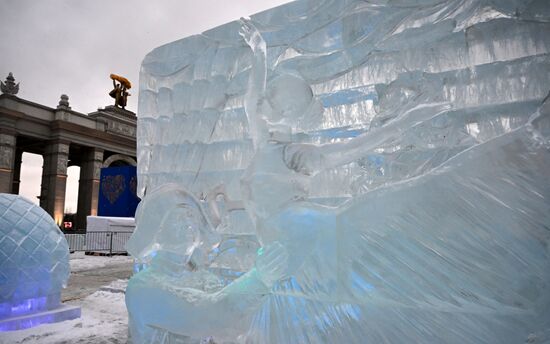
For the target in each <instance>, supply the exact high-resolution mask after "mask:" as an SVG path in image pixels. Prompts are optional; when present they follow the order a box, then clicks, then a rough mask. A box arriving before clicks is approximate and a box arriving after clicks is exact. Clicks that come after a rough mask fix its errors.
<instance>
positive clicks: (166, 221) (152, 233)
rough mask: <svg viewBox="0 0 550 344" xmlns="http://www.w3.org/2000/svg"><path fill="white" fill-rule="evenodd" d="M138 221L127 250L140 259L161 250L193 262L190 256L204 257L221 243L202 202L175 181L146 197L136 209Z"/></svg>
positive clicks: (148, 257)
mask: <svg viewBox="0 0 550 344" xmlns="http://www.w3.org/2000/svg"><path fill="white" fill-rule="evenodd" d="M136 224H137V227H136V230H135V232H134V235H132V237H131V238H130V240H129V241H128V244H127V250H128V252H130V253H131V254H132V255H133V256H134V257H136V258H138V259H140V260H141V261H149V260H150V259H151V258H152V257H153V256H155V255H156V253H157V252H159V251H162V252H165V253H169V254H171V255H175V256H180V257H184V258H185V259H186V261H187V262H190V259H191V257H195V258H196V257H201V259H202V258H204V257H205V256H206V254H207V253H208V251H209V248H211V247H212V246H214V245H216V244H217V242H218V236H217V235H216V233H215V232H214V230H213V228H212V225H211V224H210V222H209V221H208V219H207V218H206V216H205V215H204V212H203V209H202V207H201V206H200V203H199V201H198V200H197V199H196V198H195V197H194V196H193V195H191V194H189V193H187V192H186V191H184V190H182V189H180V188H178V186H177V185H175V184H166V185H163V186H161V187H159V188H157V189H155V190H153V191H152V192H150V193H149V194H147V195H146V196H145V197H144V199H143V200H142V201H141V203H140V205H139V207H138V209H137V211H136ZM192 264H193V265H202V264H203V262H202V261H194V262H192Z"/></svg>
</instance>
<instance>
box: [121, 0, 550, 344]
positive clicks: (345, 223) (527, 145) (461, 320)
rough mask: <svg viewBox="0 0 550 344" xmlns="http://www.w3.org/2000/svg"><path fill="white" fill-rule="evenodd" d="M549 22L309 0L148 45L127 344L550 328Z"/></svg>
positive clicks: (521, 6)
mask: <svg viewBox="0 0 550 344" xmlns="http://www.w3.org/2000/svg"><path fill="white" fill-rule="evenodd" d="M549 19H550V12H549V10H548V6H547V5H546V4H544V3H543V2H541V1H532V2H529V3H525V2H519V1H493V2H487V1H478V0H473V1H466V2H464V1H458V0H457V1H415V2H413V3H411V2H406V1H390V2H385V1H377V2H365V1H354V0H345V1H329V0H327V1H317V2H315V3H314V2H311V1H305V0H304V1H295V2H292V3H289V4H287V5H284V6H281V7H278V8H275V9H272V10H268V11H265V12H262V13H259V14H256V15H254V16H252V17H251V20H241V21H235V22H232V23H229V24H226V25H223V26H221V27H218V28H214V29H212V30H210V31H207V32H205V33H203V34H202V35H198V36H193V37H189V38H186V39H182V40H180V41H176V42H173V43H170V44H168V45H165V46H162V47H159V48H157V49H155V50H154V51H152V52H151V53H149V54H148V55H147V56H146V58H145V59H144V62H143V65H142V72H141V78H140V104H139V111H138V113H139V115H138V118H139V120H138V138H139V140H138V180H139V187H138V189H139V192H140V193H141V195H142V196H145V197H144V199H143V202H142V204H141V205H140V209H139V211H138V214H137V215H136V218H137V228H136V232H135V234H134V236H133V237H132V239H131V242H130V244H129V247H128V250H129V252H130V253H132V254H133V255H134V256H135V257H137V258H138V259H140V260H142V261H143V262H145V263H146V264H149V265H150V266H151V267H150V268H149V269H146V270H145V271H143V272H140V273H139V274H137V275H136V276H135V277H134V278H132V280H131V281H130V283H129V285H128V292H127V294H126V297H127V305H128V310H129V316H130V319H131V322H132V326H131V333H132V336H133V338H134V339H135V340H136V341H137V342H138V343H141V342H149V341H154V339H153V338H157V337H158V336H159V333H160V334H163V335H166V336H167V338H184V337H189V338H191V339H193V340H195V339H196V340H200V339H205V338H209V337H210V336H212V337H213V338H214V340H215V341H216V342H221V343H223V342H229V343H234V342H243V343H339V342H351V343H364V342H373V343H379V342H392V343H399V342H446V343H464V342H468V343H469V342H472V343H474V342H476V343H477V342H486V343H491V342H499V343H508V342H509V343H517V342H524V341H531V342H533V341H534V342H537V341H538V342H544V341H547V340H549V338H550V333H549V331H550V313H549V309H550V293H548V290H549V288H550V249H549V247H550V231H549V230H548V224H549V223H550V217H549V216H550V202H549V201H548V200H549V199H550V187H549V185H550V184H549V183H548V177H549V175H548V171H549V170H550V140H549V138H550V103H549V97H548V94H549V91H550V82H549V80H550V57H549V51H550V38H549V37H550V36H549V35H546V34H544V33H545V32H548V31H549V30H550V26H549V24H548V22H549ZM232 236H233V237H236V238H243V237H247V236H255V237H256V238H257V239H256V240H257V242H258V243H259V245H261V248H260V249H258V250H257V251H256V252H251V251H252V250H251V249H250V247H252V246H249V247H247V245H243V244H237V242H245V241H242V240H241V241H240V239H239V240H237V241H234V242H232V241H231V240H229V239H228V238H231V237H232ZM222 258H223V259H222ZM231 258H232V259H231ZM222 271H223V272H232V273H235V276H238V278H235V279H227V278H225V277H224V276H225V275H222V273H221V272H222ZM226 275H227V274H226ZM159 308H160V309H162V311H160V310H157V309H159ZM153 327H154V329H155V330H153ZM191 339H190V340H191ZM174 341H175V339H174Z"/></svg>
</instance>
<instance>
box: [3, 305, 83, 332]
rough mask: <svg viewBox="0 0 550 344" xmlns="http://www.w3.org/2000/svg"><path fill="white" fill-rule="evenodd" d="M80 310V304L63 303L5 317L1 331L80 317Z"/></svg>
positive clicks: (22, 328)
mask: <svg viewBox="0 0 550 344" xmlns="http://www.w3.org/2000/svg"><path fill="white" fill-rule="evenodd" d="M80 312H81V310H80V306H72V305H61V306H60V307H59V308H56V309H51V310H48V311H43V312H38V313H32V314H26V315H22V316H16V317H11V318H5V319H1V320H0V332H4V331H16V330H24V329H27V328H31V327H35V326H38V325H42V324H52V323H57V322H61V321H65V320H72V319H76V318H80Z"/></svg>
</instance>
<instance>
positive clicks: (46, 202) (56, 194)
mask: <svg viewBox="0 0 550 344" xmlns="http://www.w3.org/2000/svg"><path fill="white" fill-rule="evenodd" d="M68 159H69V142H67V141H62V140H53V141H50V142H49V143H48V144H47V146H46V151H45V153H44V167H43V169H42V187H41V192H40V206H41V207H42V208H44V209H45V210H46V211H47V212H48V213H49V214H50V215H51V216H52V217H53V219H54V220H55V222H56V223H57V224H58V225H61V222H62V221H63V215H64V214H65V188H66V186H67V162H68Z"/></svg>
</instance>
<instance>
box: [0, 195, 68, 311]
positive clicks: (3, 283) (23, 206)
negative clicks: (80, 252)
mask: <svg viewBox="0 0 550 344" xmlns="http://www.w3.org/2000/svg"><path fill="white" fill-rule="evenodd" d="M0 233H1V236H0V293H1V294H0V319H4V318H8V317H15V316H21V315H25V314H28V313H32V312H36V311H43V310H49V309H53V308H56V307H58V306H59V304H60V295H61V289H62V288H64V287H65V286H66V284H67V280H68V279H69V272H70V266H69V245H68V244H67V240H66V239H65V236H64V235H63V233H61V230H60V229H59V227H58V226H57V225H56V224H55V222H54V220H53V219H52V217H51V216H50V215H49V214H48V213H47V212H46V211H44V210H43V209H42V208H40V207H39V206H37V205H35V204H34V203H32V202H31V201H29V200H28V199H26V198H24V197H21V196H18V195H12V194H0Z"/></svg>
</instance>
